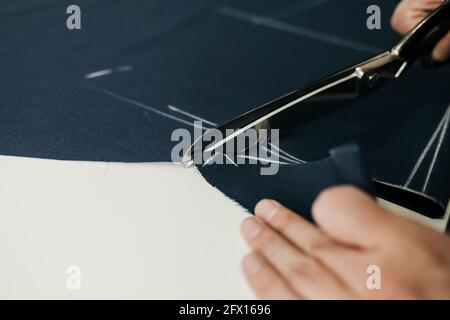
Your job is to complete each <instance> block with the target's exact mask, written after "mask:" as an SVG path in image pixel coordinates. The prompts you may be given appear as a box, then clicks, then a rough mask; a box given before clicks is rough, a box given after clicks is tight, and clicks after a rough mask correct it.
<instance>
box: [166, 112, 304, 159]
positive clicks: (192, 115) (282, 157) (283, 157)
mask: <svg viewBox="0 0 450 320" xmlns="http://www.w3.org/2000/svg"><path fill="white" fill-rule="evenodd" d="M167 107H168V108H169V110H171V111H174V112H178V113H180V114H183V115H185V116H188V117H190V118H192V119H195V120H199V121H202V122H205V123H207V124H210V125H211V126H214V127H216V126H217V123H214V122H212V121H209V120H207V119H205V118H202V117H199V116H197V115H195V114H192V113H190V112H187V111H184V110H182V109H180V108H177V107H175V106H172V105H168V106H167ZM256 143H257V142H256ZM269 145H270V146H271V147H273V148H274V149H275V150H277V151H278V153H275V152H274V151H273V150H269V149H267V148H265V147H263V148H264V149H265V150H266V151H269V152H273V153H274V154H275V155H276V156H278V157H279V158H281V159H284V160H286V161H289V162H291V163H295V164H304V163H306V162H305V161H303V160H301V159H299V158H296V157H294V156H293V155H291V154H289V153H287V152H286V151H283V150H281V149H280V148H278V147H276V146H275V145H273V144H271V143H269ZM243 151H245V150H241V151H240V152H243ZM280 152H281V153H283V154H285V156H283V155H281V154H280ZM225 156H226V157H227V158H228V159H229V157H228V156H227V155H226V154H225ZM229 160H230V161H232V160H231V159H229Z"/></svg>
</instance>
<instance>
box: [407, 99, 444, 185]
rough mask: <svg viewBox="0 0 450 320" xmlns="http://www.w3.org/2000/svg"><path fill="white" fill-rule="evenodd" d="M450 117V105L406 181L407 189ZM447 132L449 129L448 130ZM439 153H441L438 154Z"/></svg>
mask: <svg viewBox="0 0 450 320" xmlns="http://www.w3.org/2000/svg"><path fill="white" fill-rule="evenodd" d="M449 116H450V105H449V107H448V108H447V110H446V112H445V113H444V116H443V117H442V119H441V121H440V122H439V124H438V126H437V128H436V130H435V131H434V132H433V134H432V136H431V138H430V140H429V141H428V143H427V145H426V146H425V148H424V149H423V151H422V153H421V154H420V156H419V158H418V159H417V162H416V164H415V165H414V167H413V169H412V171H411V173H410V174H409V177H408V179H407V180H406V182H405V185H404V187H406V188H407V187H409V185H410V184H411V182H412V181H413V179H414V177H415V176H416V174H417V171H418V170H419V169H420V167H421V166H422V164H423V161H424V160H425V157H426V156H427V155H428V152H429V151H430V149H431V147H432V146H433V144H434V142H435V141H436V139H437V137H438V135H439V133H440V131H441V130H442V129H443V127H444V125H445V123H446V122H448V119H447V118H448V117H449ZM447 127H448V126H447ZM446 130H447V128H446ZM446 130H442V131H443V133H444V135H445V131H446ZM441 143H442V142H441ZM438 147H439V149H440V144H439V145H438V146H437V147H436V148H438ZM438 153H439V152H438ZM431 165H433V166H434V164H433V163H432V164H430V166H431ZM425 187H426V186H425Z"/></svg>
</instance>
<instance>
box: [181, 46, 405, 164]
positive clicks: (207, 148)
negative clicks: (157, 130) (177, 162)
mask: <svg viewBox="0 0 450 320" xmlns="http://www.w3.org/2000/svg"><path fill="white" fill-rule="evenodd" d="M404 67H405V65H404V61H400V60H399V59H398V58H397V57H395V56H393V55H392V54H391V53H390V52H386V53H384V54H381V55H379V56H376V57H374V58H372V59H369V60H367V61H365V62H363V63H361V64H358V65H356V66H354V67H351V68H348V69H346V70H344V71H341V72H339V73H337V74H335V75H332V76H330V77H327V78H325V79H323V80H321V81H318V82H316V83H314V84H312V85H310V86H308V87H306V88H304V89H300V90H297V91H294V92H291V93H289V94H287V95H285V96H283V97H281V98H279V99H277V100H274V101H271V102H269V103H267V104H265V105H263V106H261V107H259V108H256V109H254V110H251V111H249V112H247V113H245V114H243V115H241V116H239V117H237V118H234V119H232V120H231V121H228V122H226V123H224V124H222V125H220V126H218V127H216V128H215V129H213V130H214V131H215V132H213V131H212V130H208V131H206V132H205V134H204V135H203V136H202V137H201V138H200V139H198V140H197V141H195V143H194V144H193V145H192V146H191V148H190V149H189V150H188V152H187V153H186V154H185V157H184V159H183V162H184V163H185V164H186V165H189V164H191V163H192V162H193V161H192V159H193V158H194V157H193V155H194V153H196V152H200V153H202V152H208V153H209V154H211V153H213V152H214V151H217V150H219V148H220V150H221V152H223V153H227V152H226V150H225V151H224V146H225V145H226V144H227V142H229V141H231V140H233V139H237V138H238V137H239V136H240V135H242V134H243V133H245V132H246V131H247V130H249V129H256V130H257V131H258V130H260V129H268V130H270V129H278V130H280V133H283V132H286V131H288V130H289V129H291V128H293V127H298V126H301V125H303V124H305V123H308V122H310V121H312V120H314V119H316V118H319V117H320V116H323V115H325V114H328V113H330V112H332V111H334V110H337V109H339V108H341V107H343V106H346V105H349V104H351V103H352V102H353V101H355V100H358V99H359V98H360V97H361V96H362V95H365V94H367V93H368V92H370V91H372V90H373V89H374V88H376V87H377V86H378V85H379V84H381V83H383V82H384V81H383V80H386V79H391V78H394V77H397V76H398V75H399V74H400V72H401V71H402V70H403V68H404ZM217 130H218V131H220V132H221V135H222V137H223V139H220V140H219V141H214V138H215V137H216V136H217V134H216V133H217ZM230 132H231V133H230ZM247 147H249V146H247ZM238 151H242V149H241V150H238V149H236V148H233V151H232V152H233V153H236V152H238ZM230 156H234V154H233V155H230Z"/></svg>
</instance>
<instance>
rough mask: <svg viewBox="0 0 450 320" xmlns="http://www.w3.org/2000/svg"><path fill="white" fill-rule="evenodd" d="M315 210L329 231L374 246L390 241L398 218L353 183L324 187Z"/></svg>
mask: <svg viewBox="0 0 450 320" xmlns="http://www.w3.org/2000/svg"><path fill="white" fill-rule="evenodd" d="M312 213H313V217H314V220H315V221H316V222H317V224H318V225H319V227H320V228H321V229H322V230H323V232H324V233H325V234H327V235H328V236H329V237H331V238H333V239H334V240H336V241H338V242H340V243H343V244H347V245H351V246H356V247H374V246H377V245H378V244H380V243H384V242H386V241H388V240H389V239H390V232H391V230H392V228H393V225H394V224H395V222H396V220H397V219H396V218H395V217H394V216H393V215H391V214H389V213H388V212H387V211H385V210H383V209H382V208H381V207H379V206H378V204H377V203H376V202H375V201H374V200H373V199H372V198H370V197H369V196H368V195H367V194H365V193H363V192H362V191H359V190H358V189H356V188H354V187H350V186H341V187H334V188H330V189H327V190H325V191H323V192H322V193H321V194H320V195H319V197H318V198H317V199H316V201H315V202H314V204H313V208H312Z"/></svg>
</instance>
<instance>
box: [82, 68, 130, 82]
mask: <svg viewBox="0 0 450 320" xmlns="http://www.w3.org/2000/svg"><path fill="white" fill-rule="evenodd" d="M131 70H133V67H132V66H120V67H117V68H115V69H103V70H98V71H94V72H91V73H88V74H86V75H85V76H84V78H85V79H93V78H99V77H103V76H106V75H109V74H111V73H113V72H127V71H131Z"/></svg>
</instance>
